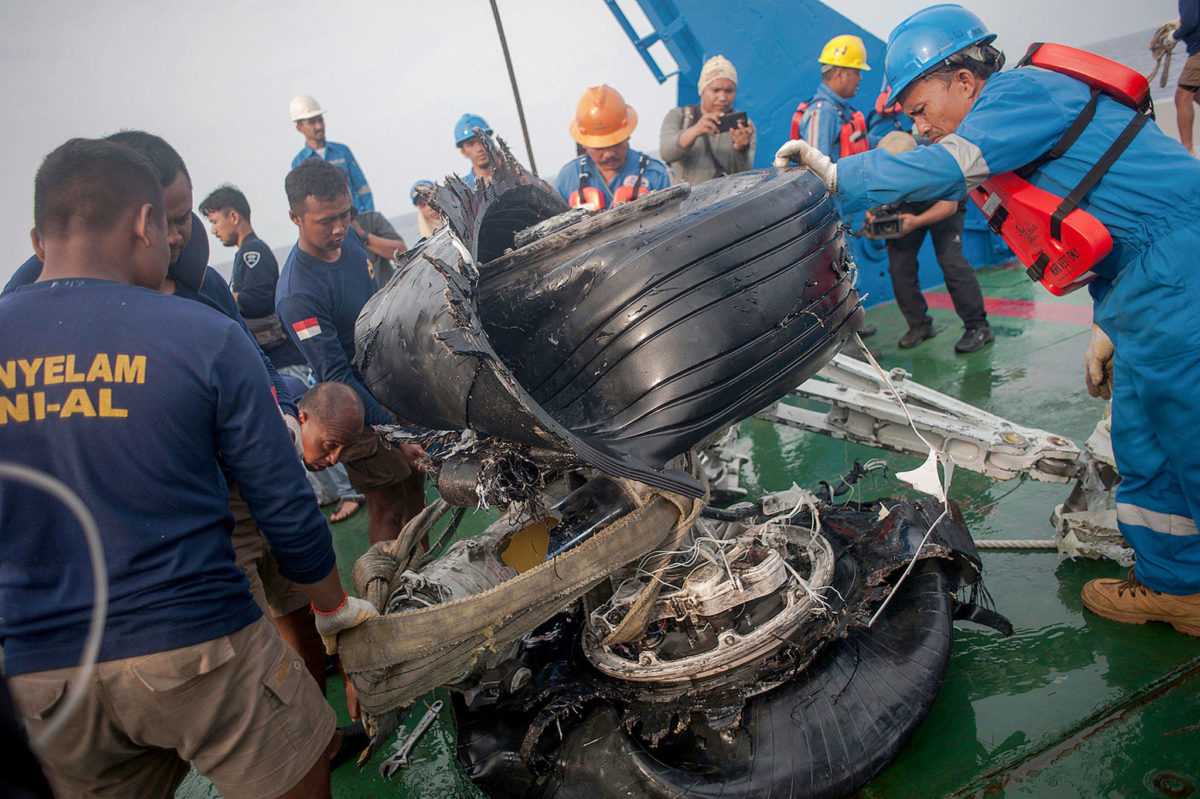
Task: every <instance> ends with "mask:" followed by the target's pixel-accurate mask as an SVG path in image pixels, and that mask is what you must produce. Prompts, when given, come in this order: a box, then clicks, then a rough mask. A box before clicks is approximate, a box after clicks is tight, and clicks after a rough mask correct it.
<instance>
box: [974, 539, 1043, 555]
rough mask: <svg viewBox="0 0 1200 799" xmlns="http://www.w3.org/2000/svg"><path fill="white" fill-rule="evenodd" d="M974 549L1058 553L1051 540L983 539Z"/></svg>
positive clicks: (977, 541)
mask: <svg viewBox="0 0 1200 799" xmlns="http://www.w3.org/2000/svg"><path fill="white" fill-rule="evenodd" d="M975 548H976V549H1011V550H1016V551H1018V552H1020V551H1024V552H1041V551H1047V552H1048V551H1051V550H1053V551H1055V552H1057V551H1058V542H1057V541H1055V540H1054V539H1053V538H985V539H983V540H978V539H977V540H976V541H975Z"/></svg>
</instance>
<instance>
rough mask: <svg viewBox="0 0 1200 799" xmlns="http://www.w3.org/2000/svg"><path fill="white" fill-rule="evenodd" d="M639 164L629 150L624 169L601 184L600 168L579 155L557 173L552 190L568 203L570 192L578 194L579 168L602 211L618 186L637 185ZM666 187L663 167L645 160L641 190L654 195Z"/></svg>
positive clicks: (636, 153)
mask: <svg viewBox="0 0 1200 799" xmlns="http://www.w3.org/2000/svg"><path fill="white" fill-rule="evenodd" d="M641 160H642V154H641V153H640V152H639V151H637V150H635V149H633V148H632V147H630V148H629V154H628V155H626V156H625V165H624V166H623V167H621V171H620V172H618V173H617V174H616V176H614V177H613V179H612V180H611V181H609V182H608V183H605V182H604V178H603V176H601V174H600V167H598V166H596V164H595V162H593V161H592V159H591V157H590V156H587V155H581V156H579V157H577V158H572V159H571V160H570V161H568V162H567V163H566V164H564V165H563V168H562V169H560V170H559V171H558V177H557V178H556V179H555V180H554V188H556V189H558V193H559V194H560V195H562V198H563V199H564V200H566V201H567V202H570V201H571V194H572V192H576V191H579V168H580V165H581V164H582V166H583V169H584V171H585V172H586V173H587V174H588V185H589V186H594V187H595V188H597V189H599V190H600V193H601V194H603V195H604V207H605V208H611V207H612V202H613V195H614V194H615V193H616V192H617V190H618V189H620V188H621V187H622V186H633V184H634V183H636V182H637V176H638V164H639V163H640V162H641ZM670 185H671V173H670V172H668V171H667V165H666V164H664V163H663V162H662V161H659V160H658V159H657V158H650V159H648V160H647V162H646V174H645V175H643V176H642V185H641V188H644V189H646V190H648V191H658V190H659V189H665V188H667V187H668V186H670ZM640 190H641V189H639V191H640Z"/></svg>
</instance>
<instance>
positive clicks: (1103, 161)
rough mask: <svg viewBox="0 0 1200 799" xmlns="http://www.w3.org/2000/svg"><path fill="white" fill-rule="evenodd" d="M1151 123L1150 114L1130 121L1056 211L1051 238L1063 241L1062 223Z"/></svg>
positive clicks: (1134, 117) (1051, 221) (1052, 222)
mask: <svg viewBox="0 0 1200 799" xmlns="http://www.w3.org/2000/svg"><path fill="white" fill-rule="evenodd" d="M1149 121H1150V117H1149V115H1148V114H1134V116H1133V119H1131V120H1129V124H1128V125H1126V126H1125V130H1123V131H1121V135H1120V136H1118V137H1117V138H1116V140H1115V141H1113V143H1112V144H1110V145H1109V147H1108V149H1107V150H1105V151H1104V155H1102V156H1100V160H1098V161H1097V162H1096V163H1095V165H1094V166H1092V168H1091V169H1089V170H1088V173H1087V174H1086V175H1084V176H1083V180H1081V181H1079V185H1077V186H1076V187H1075V188H1073V189H1071V193H1070V194H1068V195H1067V196H1066V197H1065V198H1063V201H1062V203H1061V204H1060V205H1059V206H1058V208H1057V209H1056V210H1055V211H1054V215H1053V216H1052V217H1050V235H1051V236H1053V237H1054V238H1056V239H1059V240H1060V241H1061V240H1062V223H1063V220H1064V219H1066V218H1067V214H1069V213H1071V212H1072V211H1074V210H1075V209H1076V208H1078V207H1079V204H1080V203H1081V202H1083V198H1084V197H1086V196H1087V195H1088V192H1090V191H1091V190H1092V189H1094V188H1096V184H1098V183H1099V182H1100V181H1101V180H1102V179H1103V178H1104V173H1105V172H1107V171H1108V170H1109V169H1111V168H1112V165H1113V164H1114V163H1116V161H1117V159H1118V158H1120V157H1121V153H1123V152H1125V148H1127V147H1128V146H1129V145H1130V143H1131V142H1132V141H1133V137H1134V136H1137V134H1138V131H1140V130H1141V129H1142V128H1143V127H1144V126H1145V125H1146V123H1147V122H1149Z"/></svg>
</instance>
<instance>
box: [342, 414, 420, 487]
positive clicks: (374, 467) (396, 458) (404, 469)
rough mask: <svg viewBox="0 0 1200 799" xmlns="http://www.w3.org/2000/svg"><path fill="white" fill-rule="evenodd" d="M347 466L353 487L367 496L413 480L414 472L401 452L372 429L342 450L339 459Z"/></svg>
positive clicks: (365, 431) (368, 429)
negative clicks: (369, 492)
mask: <svg viewBox="0 0 1200 799" xmlns="http://www.w3.org/2000/svg"><path fill="white" fill-rule="evenodd" d="M339 460H340V461H341V463H344V464H345V465H346V474H348V475H349V476H350V485H352V486H354V490H355V491H361V492H362V493H364V494H365V493H367V492H368V491H378V490H379V489H381V488H392V487H394V486H399V485H401V484H402V483H404V482H405V481H407V480H409V479H410V478H411V477H412V474H413V470H412V468H411V467H410V466H409V465H408V459H407V458H405V457H404V455H402V454H401V452H400V450H398V449H395V448H394V447H392V445H391V444H388V443H387V442H386V441H384V440H383V437H382V436H380V435H379V433H376V432H375V431H374V430H373V429H372V428H370V427H367V429H366V430H364V431H363V434H362V435H361V436H359V438H358V439H357V440H356V441H354V442H353V443H351V444H348V445H347V446H346V447H344V448H343V449H342V454H341V457H340V459H339Z"/></svg>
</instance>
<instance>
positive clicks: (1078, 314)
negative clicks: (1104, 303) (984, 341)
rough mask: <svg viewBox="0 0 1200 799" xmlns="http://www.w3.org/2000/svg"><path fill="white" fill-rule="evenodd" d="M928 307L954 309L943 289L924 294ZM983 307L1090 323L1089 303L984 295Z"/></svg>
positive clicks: (993, 312) (1000, 312)
mask: <svg viewBox="0 0 1200 799" xmlns="http://www.w3.org/2000/svg"><path fill="white" fill-rule="evenodd" d="M925 301H926V302H928V303H929V307H930V308H937V309H939V310H948V311H952V310H954V302H953V301H952V300H951V299H950V295H949V294H947V293H946V292H944V291H930V292H926V294H925ZM983 307H984V308H985V309H987V312H988V314H989V315H991V316H1008V317H1013V318H1016V319H1040V320H1042V321H1046V322H1063V323H1066V324H1070V325H1083V326H1085V327H1087V326H1090V325H1091V324H1092V308H1091V306H1090V305H1069V304H1067V303H1065V302H1034V301H1033V300H1010V299H1006V298H1004V297H984V298H983Z"/></svg>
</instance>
